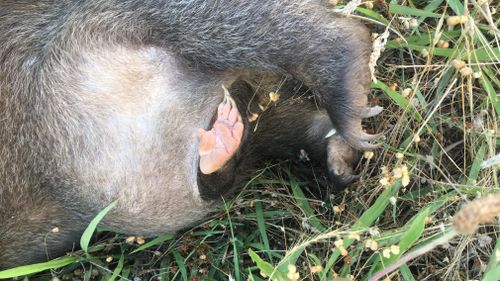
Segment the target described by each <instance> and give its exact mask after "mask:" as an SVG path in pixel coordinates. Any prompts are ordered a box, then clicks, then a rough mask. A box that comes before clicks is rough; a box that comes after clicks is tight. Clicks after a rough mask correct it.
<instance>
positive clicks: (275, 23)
mask: <svg viewBox="0 0 500 281" xmlns="http://www.w3.org/2000/svg"><path fill="white" fill-rule="evenodd" d="M135 3H136V4H135V5H134V6H133V7H134V9H137V7H141V9H140V10H139V11H137V13H134V15H137V16H138V17H139V18H140V19H142V20H143V21H144V23H145V24H146V25H144V24H143V22H142V21H140V22H141V24H142V25H141V27H143V28H146V27H149V29H147V31H154V34H155V37H154V38H152V39H151V40H153V44H160V45H161V44H165V46H167V47H168V48H169V50H171V51H173V52H175V53H178V54H179V55H180V56H181V57H183V58H185V59H186V60H187V61H188V62H190V63H191V65H193V66H195V67H199V68H204V69H207V70H220V71H227V70H241V69H243V70H255V71H273V72H281V73H286V74H290V75H293V76H294V77H295V78H297V79H298V80H300V81H302V82H303V83H304V84H305V85H307V86H308V87H310V88H311V89H312V90H313V92H314V93H315V95H316V97H317V99H318V101H319V103H320V105H321V106H322V107H323V108H325V109H326V111H327V113H328V115H329V117H330V119H331V122H332V123H333V125H334V127H335V128H336V129H337V131H338V132H339V134H340V135H341V136H342V137H343V138H344V139H345V140H346V141H347V142H348V143H349V144H350V145H351V146H353V147H355V148H357V149H359V150H366V149H373V148H376V146H375V145H373V144H372V143H371V141H373V140H374V139H376V138H377V136H376V135H369V134H366V133H365V132H363V130H362V126H361V121H362V118H364V117H365V116H366V115H367V113H366V105H367V95H368V93H369V90H370V71H369V67H368V62H369V58H370V53H371V41H370V34H369V31H368V29H367V28H366V27H365V26H364V25H363V24H361V23H360V22H359V21H357V20H355V19H352V18H346V17H343V16H341V15H335V14H333V13H332V12H331V11H328V10H327V9H326V8H325V7H322V6H321V5H317V4H316V3H317V1H281V0H269V1H265V4H262V3H261V2H259V1H246V0H231V1H224V0H217V1H212V0H208V1H142V2H141V4H140V5H139V4H138V3H137V2H135ZM159 3H162V5H163V6H161V7H163V9H164V12H158V7H160V4H159ZM115 6H117V5H113V7H115ZM148 8H149V9H148ZM130 9H131V8H129V10H130ZM148 11H155V12H154V13H150V14H148V13H147V12H148ZM179 11H182V12H179ZM141 12H144V13H141ZM123 14H127V13H123ZM96 17H97V16H96ZM99 19H100V18H99ZM100 20H101V19H100ZM113 21H116V19H115V18H113ZM148 24H150V26H148ZM113 26H114V25H113ZM127 27H128V26H127Z"/></svg>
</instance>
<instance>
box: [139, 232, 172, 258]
mask: <svg viewBox="0 0 500 281" xmlns="http://www.w3.org/2000/svg"><path fill="white" fill-rule="evenodd" d="M172 238H174V236H173V235H172V234H170V233H167V234H163V235H161V236H158V237H156V238H155V239H153V240H151V241H149V242H147V243H145V244H144V245H142V246H140V247H139V248H137V249H135V250H133V251H132V252H131V254H135V253H137V252H140V251H143V250H145V249H147V248H150V247H153V246H155V245H158V244H160V243H163V242H165V241H168V240H171V239H172Z"/></svg>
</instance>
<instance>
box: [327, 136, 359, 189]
mask: <svg viewBox="0 0 500 281" xmlns="http://www.w3.org/2000/svg"><path fill="white" fill-rule="evenodd" d="M327 153H328V156H327V164H328V172H329V176H330V180H331V181H332V182H333V185H334V187H335V189H343V188H345V187H346V186H347V185H349V184H350V183H352V182H353V181H355V180H357V179H359V175H354V172H353V168H354V166H355V165H356V163H357V162H358V160H359V158H360V153H359V152H358V151H357V150H355V149H354V148H352V147H351V146H350V145H348V144H347V143H346V142H345V141H344V140H343V139H342V137H341V136H339V135H333V136H332V137H330V138H329V139H328V147H327Z"/></svg>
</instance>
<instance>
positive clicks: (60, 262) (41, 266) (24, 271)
mask: <svg viewBox="0 0 500 281" xmlns="http://www.w3.org/2000/svg"><path fill="white" fill-rule="evenodd" d="M77 260H78V259H77V258H76V257H64V258H60V259H55V260H51V261H48V262H42V263H35V264H30V265H23V266H19V267H15V268H11V269H7V270H4V271H0V279H8V278H14V277H19V276H24V275H28V274H32V273H37V272H41V271H44V270H47V269H55V268H59V267H63V266H66V265H68V264H72V263H74V262H75V261H77Z"/></svg>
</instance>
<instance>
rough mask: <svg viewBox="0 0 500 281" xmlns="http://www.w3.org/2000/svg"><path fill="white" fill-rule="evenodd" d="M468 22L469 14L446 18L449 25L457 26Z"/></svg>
mask: <svg viewBox="0 0 500 281" xmlns="http://www.w3.org/2000/svg"><path fill="white" fill-rule="evenodd" d="M466 22H467V16H451V17H448V18H447V19H446V24H447V25H448V26H455V25H457V24H464V23H466Z"/></svg>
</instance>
